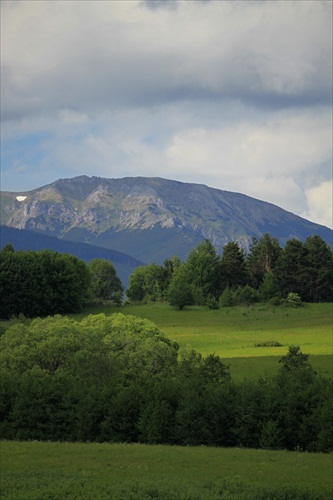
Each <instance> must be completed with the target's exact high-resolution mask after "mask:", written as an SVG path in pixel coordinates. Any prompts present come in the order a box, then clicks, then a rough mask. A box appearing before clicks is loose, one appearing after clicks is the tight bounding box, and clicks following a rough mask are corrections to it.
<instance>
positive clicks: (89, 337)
mask: <svg viewBox="0 0 333 500" xmlns="http://www.w3.org/2000/svg"><path fill="white" fill-rule="evenodd" d="M1 361H2V362H1V393H0V409H1V423H0V438H1V439H10V440H44V441H45V440H51V441H84V442H131V443H138V442H140V443H147V444H156V443H158V444H172V445H207V446H221V447H246V448H263V449H287V450H298V451H312V452H331V451H333V432H332V430H333V429H332V423H333V401H332V381H331V380H330V379H329V378H326V377H321V376H319V375H317V374H316V372H315V371H314V369H313V368H312V366H311V363H310V361H309V356H308V355H306V354H304V353H303V352H302V351H301V349H300V348H299V346H293V345H292V346H289V349H288V351H287V352H286V354H285V355H284V356H282V357H281V359H280V368H279V371H278V373H277V375H275V376H271V377H261V378H260V379H258V380H251V381H250V380H247V379H244V380H242V381H240V382H237V383H235V382H233V380H232V379H231V377H230V372H229V368H228V366H226V364H225V363H224V362H223V361H222V359H221V358H220V357H219V356H216V355H214V354H210V355H208V356H206V357H203V356H202V355H201V354H200V353H198V352H197V351H195V350H193V349H191V348H188V347H184V348H181V349H179V347H178V345H177V344H176V343H175V342H173V341H171V340H169V339H168V338H167V337H165V335H164V334H163V333H162V332H161V331H159V329H158V328H157V327H156V326H155V325H154V324H153V323H152V322H150V321H148V320H146V319H143V318H138V317H135V316H128V315H124V314H122V313H115V314H112V315H110V316H106V315H105V314H103V313H102V314H95V315H89V316H86V317H85V318H84V319H83V320H82V321H81V322H78V321H76V320H75V319H72V318H69V317H66V316H60V315H56V316H53V317H48V318H44V319H41V318H36V319H34V320H32V321H31V322H26V323H23V322H18V323H16V324H13V325H12V326H10V327H9V328H8V329H7V331H6V332H5V333H4V334H3V335H2V337H1Z"/></svg>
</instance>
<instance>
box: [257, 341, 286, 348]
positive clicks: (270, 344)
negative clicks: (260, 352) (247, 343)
mask: <svg viewBox="0 0 333 500" xmlns="http://www.w3.org/2000/svg"><path fill="white" fill-rule="evenodd" d="M254 347H282V344H280V342H277V340H266V341H265V342H256V343H255V344H254Z"/></svg>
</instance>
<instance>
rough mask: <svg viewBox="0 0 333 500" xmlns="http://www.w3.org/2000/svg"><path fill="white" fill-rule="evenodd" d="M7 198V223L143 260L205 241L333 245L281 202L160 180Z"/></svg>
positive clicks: (98, 182) (54, 188)
mask: <svg viewBox="0 0 333 500" xmlns="http://www.w3.org/2000/svg"><path fill="white" fill-rule="evenodd" d="M19 195H20V196H19ZM1 198H2V202H1V219H2V224H3V225H6V226H10V227H15V228H18V229H28V230H33V231H37V232H41V233H45V234H48V235H50V236H56V237H57V238H62V239H64V240H71V241H77V242H85V243H90V244H93V245H98V246H102V247H105V248H113V249H114V250H117V251H120V252H123V253H126V254H129V255H132V256H133V257H135V258H136V259H138V260H140V261H143V262H151V261H156V262H161V261H163V259H164V258H167V257H170V256H171V255H178V256H179V257H181V258H186V256H187V254H188V252H189V251H190V250H191V249H192V248H193V247H194V246H195V245H196V244H197V243H199V242H200V241H202V239H205V238H207V239H209V240H210V241H211V242H212V243H213V245H214V246H215V247H216V249H217V250H218V251H219V252H222V249H223V246H224V245H225V244H226V243H227V242H228V241H237V242H239V244H240V246H242V247H243V248H245V249H248V248H249V245H250V243H251V240H252V237H253V236H256V237H260V236H261V235H262V234H263V233H264V232H268V233H269V234H270V235H271V236H274V237H277V238H278V239H279V241H280V243H281V244H282V245H284V244H285V242H286V241H287V240H288V239H290V238H292V237H295V238H298V239H300V240H301V241H304V239H305V238H306V237H307V236H311V235H313V234H318V235H319V236H321V237H322V238H323V239H324V240H325V241H326V242H327V243H328V244H330V245H331V246H332V234H333V232H332V230H330V229H329V228H326V227H325V226H321V225H320V224H316V223H313V222H310V221H308V220H306V219H303V218H301V217H299V216H297V215H295V214H293V213H291V212H288V211H286V210H284V209H282V208H280V207H278V206H277V205H273V204H271V203H269V202H266V201H261V200H257V199H255V198H252V197H249V196H247V195H244V194H241V193H233V192H230V191H223V190H219V189H216V188H211V187H208V186H205V185H203V184H192V183H183V182H180V181H173V180H168V179H163V178H159V177H149V178H147V177H125V178H122V179H108V178H101V177H95V176H93V177H88V176H85V175H82V176H78V177H74V178H70V179H58V180H57V181H55V182H53V183H51V184H48V185H46V186H42V187H40V188H37V189H34V190H31V191H26V192H20V193H14V192H2V193H1ZM18 198H19V199H20V200H21V201H19V199H18ZM133 252H134V254H133Z"/></svg>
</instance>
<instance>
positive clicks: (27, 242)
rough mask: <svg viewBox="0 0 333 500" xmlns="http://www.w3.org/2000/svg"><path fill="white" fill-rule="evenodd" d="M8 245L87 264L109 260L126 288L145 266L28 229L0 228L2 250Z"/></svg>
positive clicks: (130, 259) (116, 255) (122, 257)
mask: <svg viewBox="0 0 333 500" xmlns="http://www.w3.org/2000/svg"><path fill="white" fill-rule="evenodd" d="M7 243H11V244H12V245H13V247H14V249H15V250H34V251H38V250H46V249H49V250H53V251H54V252H60V253H68V254H70V255H74V256H76V257H78V258H79V259H81V260H83V261H85V262H89V261H90V260H92V259H95V258H98V259H106V260H109V261H111V262H112V264H113V265H114V267H115V269H116V271H117V275H118V276H119V278H120V279H121V281H122V283H123V285H124V286H125V287H127V283H128V277H129V276H130V274H132V272H133V269H135V268H136V267H137V266H139V265H143V263H142V262H140V261H139V260H137V259H134V258H133V257H130V256H129V255H126V254H124V253H120V252H117V251H115V250H110V249H107V248H101V247H96V246H94V245H89V244H87V243H78V242H73V241H66V240H61V239H59V238H55V237H53V236H48V235H46V234H42V233H36V232H34V231H28V230H26V229H14V228H12V227H8V226H0V249H1V248H3V247H4V246H5V245H6V244H7Z"/></svg>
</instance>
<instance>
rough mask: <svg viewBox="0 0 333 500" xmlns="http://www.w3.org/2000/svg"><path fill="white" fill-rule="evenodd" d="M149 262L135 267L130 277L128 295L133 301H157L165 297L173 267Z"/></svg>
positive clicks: (168, 264)
mask: <svg viewBox="0 0 333 500" xmlns="http://www.w3.org/2000/svg"><path fill="white" fill-rule="evenodd" d="M167 266H168V267H167V268H164V267H163V266H159V265H157V264H148V265H147V266H139V267H137V268H136V269H134V271H133V273H132V274H131V276H130V277H129V285H128V289H127V292H126V294H127V297H128V298H129V299H130V300H131V301H133V302H136V301H139V302H140V301H144V302H156V301H157V300H161V299H163V298H164V295H165V293H166V290H167V287H168V284H169V281H170V275H172V273H173V268H172V267H171V265H170V263H169V262H168V263H167Z"/></svg>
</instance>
